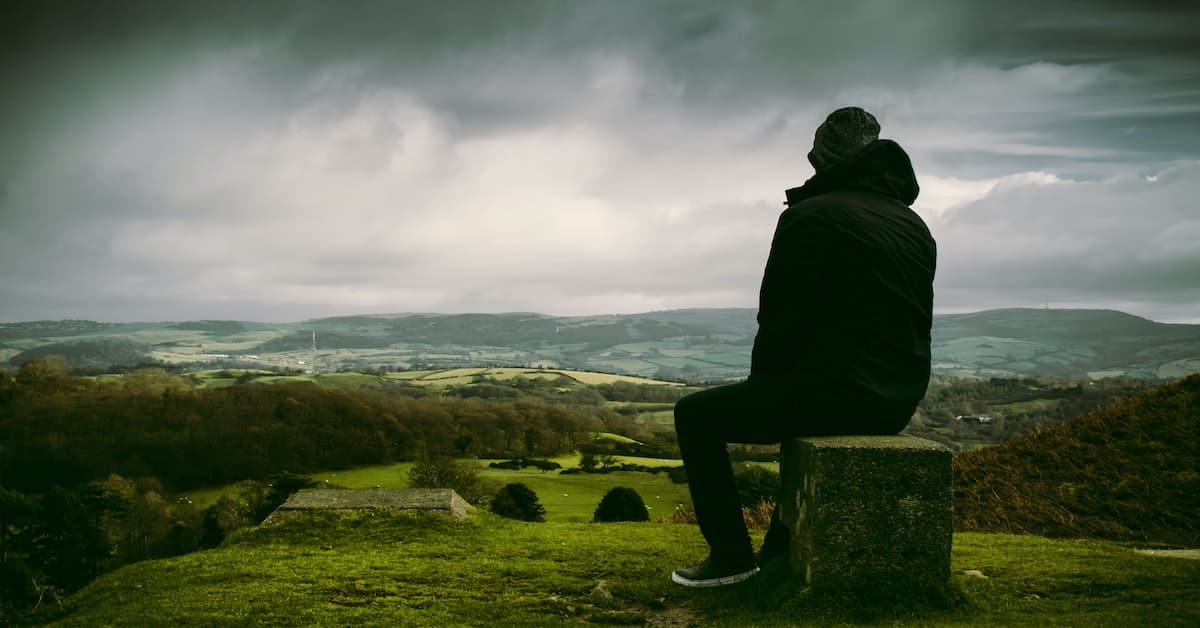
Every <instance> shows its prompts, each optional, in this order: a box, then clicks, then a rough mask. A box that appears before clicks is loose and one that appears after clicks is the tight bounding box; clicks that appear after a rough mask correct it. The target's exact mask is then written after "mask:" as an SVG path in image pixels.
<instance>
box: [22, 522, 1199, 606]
mask: <svg viewBox="0 0 1200 628" xmlns="http://www.w3.org/2000/svg"><path fill="white" fill-rule="evenodd" d="M754 536H755V537H756V540H759V539H758V537H759V536H760V533H755V534H754ZM705 552H706V547H705V546H704V543H703V541H702V539H701V537H700V534H699V532H698V530H697V529H696V527H695V526H690V525H677V524H666V523H641V524H636V523H623V524H581V523H554V522H551V523H540V524H534V523H523V522H516V521H511V520H507V519H501V518H499V517H496V516H494V515H491V514H488V513H482V512H478V511H476V513H475V514H473V515H472V516H471V517H469V518H468V519H467V520H466V521H463V522H454V521H452V520H450V519H448V518H444V517H440V516H438V515H430V514H405V513H400V514H390V513H383V512H374V513H370V512H368V513H358V514H334V513H315V514H312V515H308V516H302V517H298V518H296V519H293V520H290V521H286V522H284V523H282V524H280V525H278V526H275V527H270V528H259V529H251V530H247V531H244V532H240V533H238V534H236V535H234V537H232V538H231V539H229V540H227V541H226V543H225V544H224V545H223V546H222V547H220V548H218V549H215V550H209V551H204V552H197V553H193V554H188V555H185V556H181V557H177V558H172V559H166V560H155V561H146V562H141V563H137V564H134V565H130V566H127V567H124V568H122V569H120V570H117V571H116V572H113V573H110V574H107V575H105V576H103V577H101V578H100V579H98V580H97V581H95V582H93V583H92V584H90V585H89V586H87V587H86V588H85V589H83V590H82V591H80V592H79V593H77V594H75V595H72V596H70V597H68V598H67V599H66V600H65V601H64V602H63V604H62V605H61V607H55V606H54V605H51V606H50V607H49V609H48V611H49V612H48V613H46V614H43V615H41V616H39V617H38V618H37V619H39V620H40V622H41V623H50V624H52V625H58V626H88V627H91V626H110V625H138V626H167V625H172V626H174V625H204V626H242V625H249V624H258V625H306V626H308V625H312V626H349V625H372V626H559V625H563V624H569V623H605V624H650V625H658V626H688V625H705V626H831V625H846V624H857V625H879V626H1192V625H1195V624H1194V622H1195V620H1196V617H1197V614H1198V612H1200V602H1198V600H1200V561H1194V560H1185V559H1172V558H1159V557H1151V556H1144V555H1140V554H1137V553H1135V552H1133V551H1132V550H1130V549H1128V548H1125V547H1121V546H1118V545H1114V544H1109V543H1102V542H1093V541H1054V540H1047V539H1044V538H1039V537H1025V536H1008V535H987V534H958V535H956V536H955V539H954V552H953V558H952V573H953V574H954V575H953V577H952V581H951V594H950V595H948V596H936V597H935V598H933V599H916V598H912V597H908V598H903V599H898V600H896V599H893V600H891V601H888V600H887V599H886V598H884V597H881V596H879V595H878V594H877V593H871V594H867V595H864V596H859V597H845V596H843V595H835V594H831V593H821V592H814V591H802V590H800V588H799V587H798V586H797V584H796V582H795V581H793V580H790V579H788V578H787V576H786V572H783V573H781V572H780V571H779V570H772V571H768V572H764V573H763V574H761V575H759V576H757V577H755V578H754V579H752V580H750V581H749V582H748V583H746V584H743V585H736V586H733V587H727V588H723V589H717V590H689V589H684V588H681V587H678V586H676V585H673V584H672V583H671V582H670V579H669V574H670V572H671V570H673V569H675V568H677V567H680V566H685V565H689V564H693V563H695V562H696V561H697V560H699V559H700V558H702V557H703V555H704V554H705ZM967 570H973V571H976V572H978V574H979V575H967V574H966V573H964V572H966V571H967ZM601 582H603V583H604V584H603V586H602V588H603V589H606V590H607V591H608V592H609V595H605V594H603V593H599V594H593V590H594V589H595V588H596V587H597V586H599V585H600V583H601ZM33 623H38V622H36V621H35V622H33Z"/></svg>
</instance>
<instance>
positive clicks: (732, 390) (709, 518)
mask: <svg viewBox="0 0 1200 628" xmlns="http://www.w3.org/2000/svg"><path fill="white" fill-rule="evenodd" d="M766 405H767V404H764V399H763V396H762V394H761V393H758V394H756V392H755V391H751V388H750V384H749V383H748V382H742V383H739V384H733V385H731V386H721V387H718V388H712V389H709V390H704V391H700V392H698V393H695V394H693V395H689V396H688V397H685V398H684V399H681V400H680V401H679V402H678V403H677V404H676V406H675V432H676V435H677V436H678V438H679V451H680V455H681V456H682V458H683V464H684V467H685V468H686V469H687V476H688V490H689V491H690V492H691V495H692V506H693V507H694V508H695V509H696V519H697V520H698V522H699V524H700V533H701V534H703V535H704V539H705V540H706V541H708V545H709V547H710V548H711V549H712V556H713V559H714V560H717V561H725V562H731V563H734V564H739V565H740V564H745V563H748V562H750V561H751V559H752V556H753V549H752V547H751V545H750V535H749V533H748V532H747V531H746V524H745V521H744V520H743V518H742V505H741V501H740V500H739V498H738V492H737V485H736V484H735V482H734V478H733V469H732V468H731V466H730V463H729V452H728V449H727V446H726V444H727V443H730V442H738V443H773V442H779V441H780V440H782V439H783V438H785V437H786V433H785V431H784V430H783V429H782V425H781V421H780V419H781V418H782V417H781V413H780V412H779V411H775V410H772V409H771V408H769V407H766Z"/></svg>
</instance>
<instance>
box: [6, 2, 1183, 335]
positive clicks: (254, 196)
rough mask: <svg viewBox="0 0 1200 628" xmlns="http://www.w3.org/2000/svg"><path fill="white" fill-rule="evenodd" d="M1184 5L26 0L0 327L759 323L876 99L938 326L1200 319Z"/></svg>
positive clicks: (15, 24)
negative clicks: (894, 151)
mask: <svg viewBox="0 0 1200 628" xmlns="http://www.w3.org/2000/svg"><path fill="white" fill-rule="evenodd" d="M1173 4H1178V5H1185V4H1187V3H1165V2H1163V3H1156V2H1145V1H1143V2H1126V3H1121V2H1053V3H1048V2H1028V3H1027V2H961V1H959V0H945V1H942V2H894V1H892V0H879V1H877V2H838V3H832V2H824V1H812V2H803V1H799V0H794V1H793V0H780V1H778V2H770V1H763V2H732V1H729V0H714V1H711V2H703V1H696V0H688V1H683V2H654V1H643V0H629V1H621V0H611V1H599V0H597V1H592V2H586V1H583V0H577V1H569V2H523V1H515V0H514V1H507V0H506V1H503V2H501V1H484V0H481V1H478V2H447V1H444V0H442V1H437V2H432V1H431V2H421V3H417V2H398V1H397V2H324V1H312V2H306V1H295V2H263V1H257V2H240V1H238V2H233V1H230V2H223V1H213V0H205V1H200V0H196V1H179V2H158V1H146V2H117V1H114V0H104V1H101V2H90V1H88V2H56V1H51V0H34V1H30V2H14V1H13V0H4V1H3V2H0V91H2V93H3V97H2V98H0V268H2V269H3V270H2V271H0V273H2V274H0V321H19V320H34V319H60V318H90V319H97V320H106V321H151V320H183V319H202V318H232V319H246V320H262V321H295V320H302V319H307V318H314V317H319V316H329V315H338V314H368V313H389V312H504V311H533V312H541V313H546V314H568V315H574V314H600V313H632V312H643V311H650V310H661V309H673V308H685V307H756V306H757V302H756V299H757V292H758V287H759V282H760V279H761V273H762V267H763V264H764V263H765V261H766V256H767V251H768V247H769V244H770V238H771V232H772V230H773V228H774V225H775V221H776V219H777V217H778V214H779V212H780V211H781V210H782V209H783V205H782V201H783V198H784V196H783V191H784V189H786V188H788V187H792V186H796V185H800V184H801V183H802V182H803V181H804V180H805V179H807V178H808V177H810V176H811V175H812V169H811V167H810V166H809V165H808V163H807V161H806V160H805V154H806V153H807V151H808V149H809V148H810V146H811V143H812V135H813V130H814V129H815V127H816V126H817V124H819V123H820V122H821V120H822V119H824V116H825V115H826V114H827V113H828V112H829V111H831V110H833V109H835V108H838V107H841V106H845V105H859V106H862V107H865V108H866V109H868V110H869V111H871V112H873V113H874V114H875V115H876V116H877V117H878V118H879V120H880V122H881V124H882V126H883V133H882V136H883V137H888V138H892V139H895V140H896V141H898V142H900V143H901V145H903V146H904V147H905V148H906V149H907V150H908V151H909V153H910V154H911V155H912V158H913V162H914V166H915V168H916V171H917V176H918V179H919V181H920V184H921V188H922V191H921V196H920V198H918V199H917V201H916V203H915V205H914V208H915V209H916V210H917V211H918V213H919V214H920V215H921V216H922V217H923V218H924V219H925V220H926V222H927V223H928V224H929V226H930V228H931V230H932V231H933V234H934V236H935V238H936V239H937V241H938V246H939V268H938V279H937V283H936V297H935V298H936V308H937V311H938V312H963V311H974V310H981V309H989V308H996V307H1016V306H1026V307H1028V306H1036V307H1043V306H1045V305H1049V306H1050V307H1089V308H1114V309H1121V310H1124V311H1128V312H1131V313H1134V314H1138V315H1141V316H1146V317H1148V318H1153V319H1155V320H1161V321H1178V322H1200V208H1198V207H1197V199H1200V144H1198V141H1200V37H1197V35H1196V33H1197V32H1200V9H1198V8H1195V7H1197V6H1200V5H1194V4H1193V7H1194V8H1189V9H1182V8H1169V7H1171V5H1173ZM1048 7H1054V8H1053V9H1049V8H1048Z"/></svg>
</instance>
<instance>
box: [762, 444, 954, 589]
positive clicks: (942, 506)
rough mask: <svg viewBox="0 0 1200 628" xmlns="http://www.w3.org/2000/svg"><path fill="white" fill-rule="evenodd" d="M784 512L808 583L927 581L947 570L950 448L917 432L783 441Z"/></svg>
mask: <svg viewBox="0 0 1200 628" xmlns="http://www.w3.org/2000/svg"><path fill="white" fill-rule="evenodd" d="M779 474H780V479H781V483H782V492H781V494H780V517H781V520H782V522H783V523H784V525H786V526H787V527H788V529H789V530H790V531H791V546H790V552H791V565H792V569H793V570H794V571H795V572H796V573H797V574H799V575H801V576H802V577H803V578H804V582H805V584H810V585H812V584H815V585H817V586H822V587H823V586H826V585H830V586H835V587H842V586H848V587H856V588H857V587H862V586H875V587H888V588H896V589H909V588H913V589H920V588H925V587H939V586H941V585H944V584H945V583H946V581H947V580H948V579H949V577H950V543H951V524H952V522H951V512H950V506H951V492H950V482H951V472H950V450H949V449H947V448H946V447H945V446H943V445H941V444H938V443H935V442H933V441H929V440H925V439H922V438H916V437H913V436H824V437H814V438H797V439H792V440H788V441H784V442H783V444H782V447H781V452H780V465H779Z"/></svg>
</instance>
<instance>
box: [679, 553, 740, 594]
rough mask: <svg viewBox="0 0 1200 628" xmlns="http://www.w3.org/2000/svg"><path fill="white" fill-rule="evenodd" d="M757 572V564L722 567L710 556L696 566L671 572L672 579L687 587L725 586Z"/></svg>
mask: <svg viewBox="0 0 1200 628" xmlns="http://www.w3.org/2000/svg"><path fill="white" fill-rule="evenodd" d="M756 573H758V566H757V565H752V566H751V567H750V568H749V569H742V568H739V569H722V568H719V567H717V566H716V565H715V564H713V562H712V558H708V559H706V560H705V561H704V562H702V563H700V564H699V565H696V566H695V567H689V568H687V569H678V570H676V571H675V573H673V574H671V581H672V582H674V583H675V584H681V585H683V586H685V587H697V588H701V587H723V586H725V585H728V584H736V583H738V582H741V581H743V580H747V579H749V578H750V577H751V576H753V575H754V574H756Z"/></svg>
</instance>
